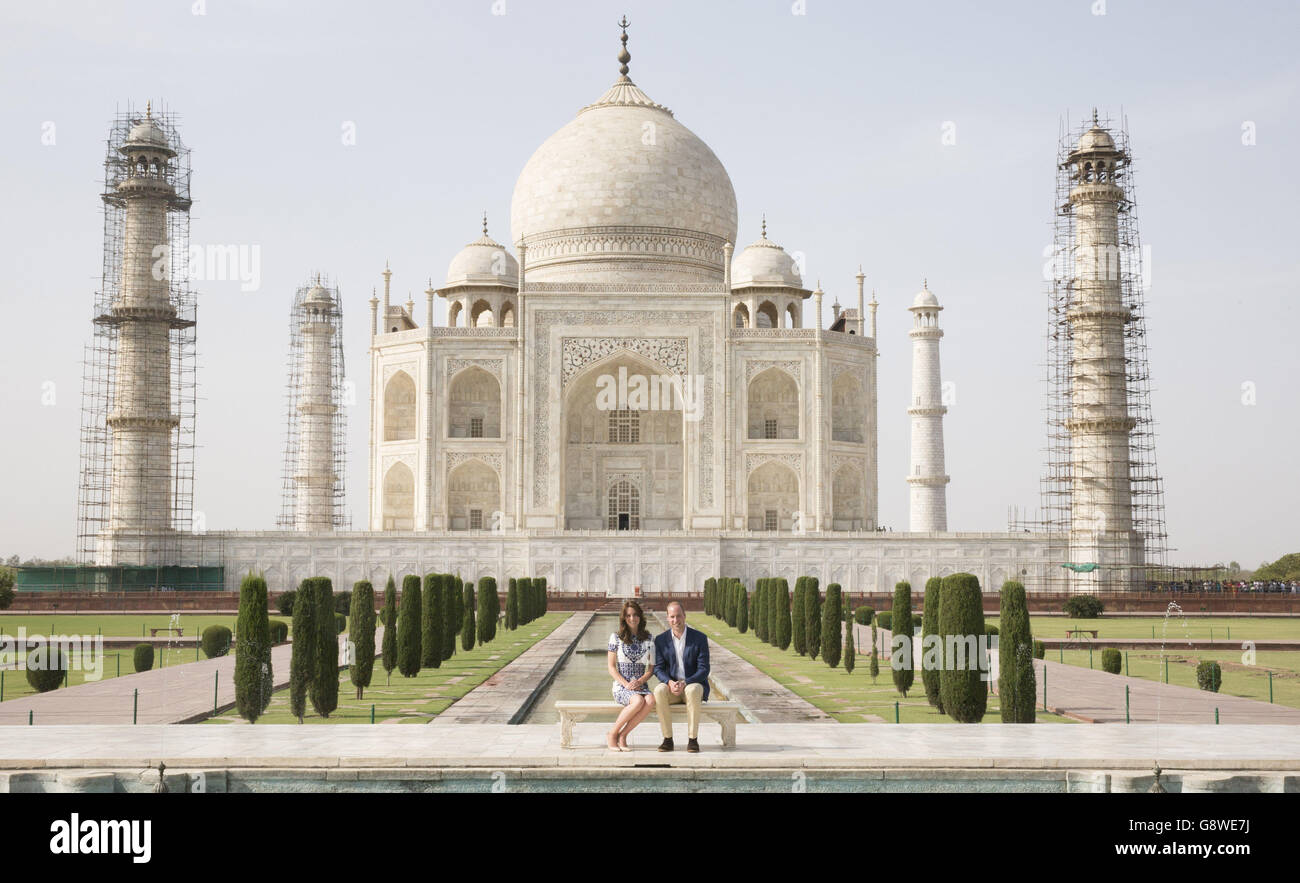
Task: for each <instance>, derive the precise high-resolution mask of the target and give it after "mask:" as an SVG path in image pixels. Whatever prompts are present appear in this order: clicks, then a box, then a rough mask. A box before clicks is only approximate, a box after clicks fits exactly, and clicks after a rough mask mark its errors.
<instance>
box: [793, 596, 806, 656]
mask: <svg viewBox="0 0 1300 883" xmlns="http://www.w3.org/2000/svg"><path fill="white" fill-rule="evenodd" d="M807 593H808V577H806V576H801V577H798V578H796V579H795V581H794V598H793V599H792V600H793V603H792V604H791V609H790V631H791V636H792V638H793V640H794V652H795V653H798V654H799V655H800V656H806V655H807V654H808V627H807V625H806V624H805V623H804V619H805V617H807V615H808V605H807V601H806V600H805V597H804V596H805V595H807Z"/></svg>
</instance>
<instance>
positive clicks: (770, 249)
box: [731, 221, 803, 289]
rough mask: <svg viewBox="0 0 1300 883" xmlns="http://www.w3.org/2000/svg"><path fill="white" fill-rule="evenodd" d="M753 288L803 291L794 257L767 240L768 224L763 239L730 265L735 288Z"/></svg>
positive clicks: (765, 224)
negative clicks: (796, 289)
mask: <svg viewBox="0 0 1300 883" xmlns="http://www.w3.org/2000/svg"><path fill="white" fill-rule="evenodd" d="M751 286H761V287H772V288H798V289H802V288H803V279H802V277H800V275H799V268H798V265H796V264H795V262H794V258H792V257H790V255H789V254H787V253H786V250H785V249H784V248H782V247H781V246H779V245H777V244H776V243H775V242H773V241H772V240H770V239H768V238H767V222H766V221H765V222H764V223H763V235H762V237H760V238H759V239H758V240H756V241H755V242H754V243H753V244H752V245H750V246H748V247H747V248H746V249H745V250H744V251H742V252H741V253H740V254H739V255H738V256H737V257H736V260H735V262H734V263H733V264H732V265H731V287H732V289H736V288H748V287H751Z"/></svg>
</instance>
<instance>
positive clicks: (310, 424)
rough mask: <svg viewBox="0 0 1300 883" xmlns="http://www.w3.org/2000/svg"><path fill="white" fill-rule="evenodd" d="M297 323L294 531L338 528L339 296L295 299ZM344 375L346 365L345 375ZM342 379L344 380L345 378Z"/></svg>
mask: <svg viewBox="0 0 1300 883" xmlns="http://www.w3.org/2000/svg"><path fill="white" fill-rule="evenodd" d="M294 300H295V304H294V313H293V321H294V323H295V325H296V326H297V330H298V336H299V339H300V341H301V344H300V345H301V362H300V367H299V370H298V372H297V389H296V390H294V393H295V395H294V410H295V413H294V414H291V415H290V419H291V420H297V422H298V461H297V463H295V464H294V470H293V485H294V517H293V527H294V529H295V530H302V531H325V530H333V529H334V528H335V526H336V524H335V517H334V516H335V512H334V487H335V482H336V481H337V480H338V475H337V474H336V472H335V465H336V464H335V456H336V454H337V452H336V451H335V450H334V419H335V416H336V415H337V413H338V404H337V402H336V397H335V395H334V384H335V380H336V378H335V376H334V375H335V371H334V367H333V364H334V361H335V358H334V357H335V349H336V346H335V340H336V336H337V334H338V331H339V327H340V325H341V319H342V315H341V312H340V310H339V304H338V296H337V294H336V293H335V292H333V291H331V290H330V289H328V288H326V287H325V286H324V285H322V284H321V281H320V277H319V276H317V277H316V281H315V284H313V285H312V286H311V287H310V288H308V289H307V290H306V291H305V292H304V291H302V290H300V291H299V295H298V297H296V298H295V299H294ZM338 373H339V374H340V375H341V374H342V371H341V366H340V371H339V372H338ZM339 379H341V378H339Z"/></svg>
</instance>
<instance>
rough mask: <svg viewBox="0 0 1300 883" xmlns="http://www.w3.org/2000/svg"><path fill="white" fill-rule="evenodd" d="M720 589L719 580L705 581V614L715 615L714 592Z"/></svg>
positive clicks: (711, 578) (713, 578) (709, 579)
mask: <svg viewBox="0 0 1300 883" xmlns="http://www.w3.org/2000/svg"><path fill="white" fill-rule="evenodd" d="M717 587H718V580H717V579H716V578H715V577H712V576H711V577H709V578H708V579H706V580H705V581H704V614H705V615H706V616H712V615H713V590H714V589H716V588H717Z"/></svg>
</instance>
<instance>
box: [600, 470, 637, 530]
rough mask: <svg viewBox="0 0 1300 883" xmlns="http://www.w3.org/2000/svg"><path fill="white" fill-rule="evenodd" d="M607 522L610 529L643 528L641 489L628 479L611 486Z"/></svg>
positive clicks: (606, 511) (606, 510)
mask: <svg viewBox="0 0 1300 883" xmlns="http://www.w3.org/2000/svg"><path fill="white" fill-rule="evenodd" d="M605 513H606V516H607V518H606V523H607V526H608V527H609V529H610V530H640V529H641V491H639V490H637V487H636V485H634V484H632V482H630V481H628V480H627V479H622V480H620V481H616V482H614V483H613V484H611V485H610V486H609V496H608V506H607V508H606V509H605Z"/></svg>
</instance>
